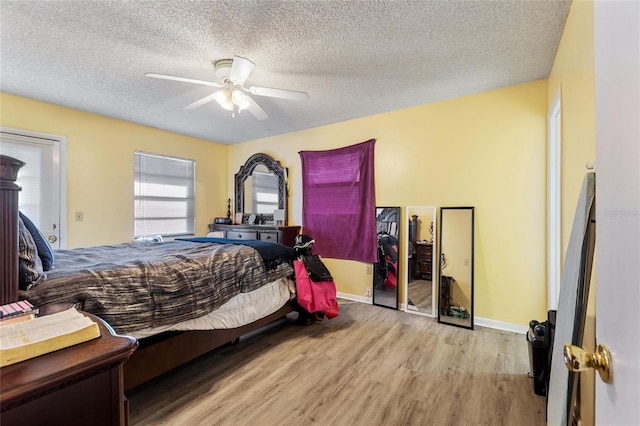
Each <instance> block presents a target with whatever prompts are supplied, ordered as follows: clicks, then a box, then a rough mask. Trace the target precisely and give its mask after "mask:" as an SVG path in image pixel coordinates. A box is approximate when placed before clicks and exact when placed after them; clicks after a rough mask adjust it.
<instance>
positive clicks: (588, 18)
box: [548, 1, 596, 259]
mask: <svg viewBox="0 0 640 426" xmlns="http://www.w3.org/2000/svg"><path fill="white" fill-rule="evenodd" d="M593 60H594V58H593V3H592V2H590V1H574V2H573V3H572V4H571V9H570V12H569V16H568V18H567V23H566V24H565V28H564V32H563V34H562V40H561V41H560V45H559V47H558V51H557V53H556V58H555V61H554V63H553V68H552V69H551V73H550V75H549V91H548V104H549V106H550V105H551V103H552V102H553V99H554V97H555V95H556V92H557V91H558V90H560V92H561V116H562V134H561V138H562V154H561V155H562V165H561V168H562V175H561V181H562V189H561V203H562V206H561V211H562V222H561V228H562V253H563V254H564V253H565V252H566V248H567V244H568V243H569V235H570V234H571V225H572V224H573V216H574V214H575V209H576V204H577V202H578V196H579V195H580V188H581V187H582V180H583V178H584V175H585V173H586V172H587V169H586V167H585V165H586V164H587V163H588V162H592V161H594V160H595V155H596V148H595V82H594V62H593ZM563 259H564V257H563Z"/></svg>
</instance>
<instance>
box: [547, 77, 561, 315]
mask: <svg viewBox="0 0 640 426" xmlns="http://www.w3.org/2000/svg"><path fill="white" fill-rule="evenodd" d="M547 123H548V124H547V131H548V137H547V310H556V309H558V298H559V296H560V280H561V271H562V251H561V250H562V245H561V244H562V232H561V220H560V218H561V214H562V211H561V208H562V204H561V198H560V196H561V188H562V99H561V86H558V89H557V90H556V95H555V97H554V99H553V102H552V103H551V107H550V108H549V113H548V116H547Z"/></svg>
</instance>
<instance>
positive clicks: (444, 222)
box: [438, 207, 475, 330]
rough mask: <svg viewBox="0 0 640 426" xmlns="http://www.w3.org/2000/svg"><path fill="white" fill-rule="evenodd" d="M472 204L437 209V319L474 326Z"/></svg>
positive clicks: (464, 325)
mask: <svg viewBox="0 0 640 426" xmlns="http://www.w3.org/2000/svg"><path fill="white" fill-rule="evenodd" d="M474 212H475V208H474V207H442V208H441V209H440V252H439V261H440V277H439V278H440V279H439V281H438V282H439V289H438V294H439V297H438V322H441V323H445V324H450V325H455V326H458V327H464V328H470V329H472V330H473V253H474V249H473V247H474Z"/></svg>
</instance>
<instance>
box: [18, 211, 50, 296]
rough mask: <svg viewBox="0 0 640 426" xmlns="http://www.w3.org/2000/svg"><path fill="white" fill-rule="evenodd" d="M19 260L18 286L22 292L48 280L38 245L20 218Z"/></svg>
mask: <svg viewBox="0 0 640 426" xmlns="http://www.w3.org/2000/svg"><path fill="white" fill-rule="evenodd" d="M18 258H19V259H20V266H19V270H18V276H19V280H18V284H19V287H20V289H21V290H29V289H30V288H31V287H33V286H34V285H36V284H39V283H41V282H42V281H44V280H45V279H46V278H47V276H46V275H45V274H44V271H43V270H42V261H41V260H40V257H39V256H38V248H37V247H36V243H35V242H34V241H33V237H32V236H31V233H30V232H29V230H28V229H27V227H26V226H25V225H24V222H23V221H22V219H20V218H18Z"/></svg>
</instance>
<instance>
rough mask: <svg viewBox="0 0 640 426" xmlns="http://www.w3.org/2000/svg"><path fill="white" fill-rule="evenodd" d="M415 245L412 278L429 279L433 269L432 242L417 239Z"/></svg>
mask: <svg viewBox="0 0 640 426" xmlns="http://www.w3.org/2000/svg"><path fill="white" fill-rule="evenodd" d="M415 247H416V254H415V261H414V278H416V279H424V280H429V281H431V275H432V271H433V244H432V243H427V242H423V241H417V242H416V243H415Z"/></svg>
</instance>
